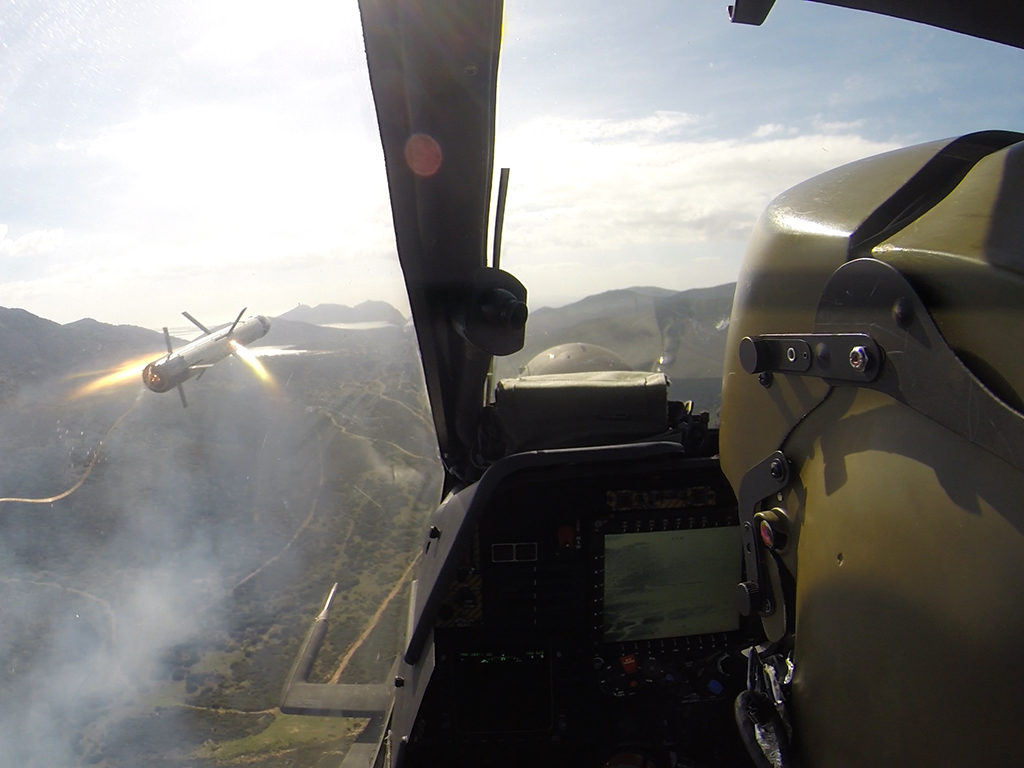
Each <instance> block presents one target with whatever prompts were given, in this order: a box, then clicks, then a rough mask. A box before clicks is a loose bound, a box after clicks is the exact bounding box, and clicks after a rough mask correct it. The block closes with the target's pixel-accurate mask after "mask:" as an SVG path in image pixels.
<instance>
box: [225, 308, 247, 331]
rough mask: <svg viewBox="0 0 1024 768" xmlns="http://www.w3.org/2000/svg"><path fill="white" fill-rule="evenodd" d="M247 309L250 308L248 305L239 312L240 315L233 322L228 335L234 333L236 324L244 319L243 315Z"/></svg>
mask: <svg viewBox="0 0 1024 768" xmlns="http://www.w3.org/2000/svg"><path fill="white" fill-rule="evenodd" d="M247 309H248V307H242V311H241V312H239V313H238V317H236V318H235V322H233V323H232V324H231V327H230V328H228V334H227V335H228V336H230V335H231V334H232V333H234V332H235V326H236V325H238V321H239V320H241V319H242V315H244V314H245V310H247Z"/></svg>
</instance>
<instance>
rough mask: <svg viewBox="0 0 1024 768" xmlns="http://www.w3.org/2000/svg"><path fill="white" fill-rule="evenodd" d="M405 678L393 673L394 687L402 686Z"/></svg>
mask: <svg viewBox="0 0 1024 768" xmlns="http://www.w3.org/2000/svg"><path fill="white" fill-rule="evenodd" d="M404 687H405V678H404V677H402V676H400V675H395V688H404Z"/></svg>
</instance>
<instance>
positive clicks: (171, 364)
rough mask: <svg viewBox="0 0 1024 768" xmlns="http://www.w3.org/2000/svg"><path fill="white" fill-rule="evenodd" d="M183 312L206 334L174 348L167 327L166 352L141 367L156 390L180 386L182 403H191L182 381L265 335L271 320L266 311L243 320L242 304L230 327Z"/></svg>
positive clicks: (148, 382) (145, 376)
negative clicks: (209, 324)
mask: <svg viewBox="0 0 1024 768" xmlns="http://www.w3.org/2000/svg"><path fill="white" fill-rule="evenodd" d="M181 314H183V315H184V316H185V317H186V318H188V320H189V321H190V322H192V323H194V324H195V325H196V327H198V328H199V330H201V331H202V332H203V335H202V336H200V337H199V338H198V339H196V340H195V341H190V342H189V343H188V344H186V345H185V346H183V347H181V348H180V349H178V350H177V351H175V350H174V348H173V347H172V345H171V334H170V333H168V331H167V328H166V327H165V328H164V341H165V342H166V343H167V354H166V355H165V356H163V357H161V358H159V359H157V360H154V361H153V362H151V363H150V364H149V365H147V366H146V367H145V368H143V369H142V383H143V384H145V385H146V386H147V387H149V389H151V390H153V391H154V392H169V391H170V390H172V389H174V388H175V387H177V389H178V394H179V395H180V396H181V404H182V405H183V406H185V407H188V402H187V401H186V400H185V390H184V389H182V386H181V385H182V383H184V382H185V381H188V380H189V379H191V378H192V377H193V376H202V375H203V373H205V372H206V369H207V368H212V367H213V366H214V365H216V364H217V363H218V362H220V361H221V360H223V359H224V358H225V357H227V356H228V355H233V354H236V353H237V352H238V349H239V347H244V346H245V345H246V344H251V343H252V342H254V341H256V340H257V339H261V338H263V337H264V336H266V334H267V331H269V330H270V321H269V320H268V319H267V318H265V317H264V316H263V315H257V316H254V317H247V318H245V320H242V315H243V314H245V308H243V309H242V311H241V312H239V313H238V317H236V318H235V322H233V323H232V324H231V325H230V326H229V327H227V328H222V329H220V330H217V331H211V330H210V329H209V328H207V327H206V326H205V325H203V324H202V323H200V322H199V321H198V320H196V319H195V318H194V317H192V315H190V314H189V313H188V312H182V313H181Z"/></svg>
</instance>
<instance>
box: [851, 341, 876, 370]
mask: <svg viewBox="0 0 1024 768" xmlns="http://www.w3.org/2000/svg"><path fill="white" fill-rule="evenodd" d="M870 361H871V357H870V355H869V354H868V350H867V348H866V347H860V346H857V347H854V348H853V349H851V350H850V367H851V368H853V370H855V371H863V370H865V369H866V368H867V367H868V363H869V362H870Z"/></svg>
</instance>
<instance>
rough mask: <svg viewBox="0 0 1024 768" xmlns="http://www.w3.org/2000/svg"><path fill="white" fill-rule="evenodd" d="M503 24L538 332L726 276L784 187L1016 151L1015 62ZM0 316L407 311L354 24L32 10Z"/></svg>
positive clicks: (1, 208) (215, 11)
mask: <svg viewBox="0 0 1024 768" xmlns="http://www.w3.org/2000/svg"><path fill="white" fill-rule="evenodd" d="M726 5H727V3H726V2H725V0H686V1H683V2H679V1H670V0H652V1H651V2H637V3H623V2H617V3H610V2H604V1H603V0H600V1H599V0H572V1H570V2H563V3H554V2H550V0H547V1H546V2H542V1H541V0H522V1H520V0H508V2H506V6H505V23H504V31H503V47H502V54H501V62H500V71H499V97H498V131H497V140H496V149H495V166H496V169H497V168H499V167H501V166H508V167H510V168H511V176H510V185H509V197H508V206H507V210H506V215H505V228H504V238H503V244H502V266H503V268H505V269H507V270H508V271H510V272H512V273H513V274H515V275H516V276H517V277H519V278H520V279H521V280H522V281H523V282H524V283H525V284H526V285H527V287H528V289H529V291H530V297H531V298H530V304H531V306H533V307H534V308H537V307H540V306H552V305H559V304H564V303H567V302H570V301H574V300H577V299H579V298H582V297H583V296H585V295H589V294H592V293H596V292H600V291H603V290H608V289H611V288H615V287H625V286H630V285H657V286H660V287H664V288H670V289H678V290H683V289H686V288H692V287H699V286H706V285H715V284H721V283H725V282H730V281H732V280H735V279H736V275H737V272H738V270H739V267H740V264H741V261H742V255H743V251H744V247H745V242H746V239H747V238H748V236H749V234H750V232H751V227H752V225H753V223H754V221H755V220H756V218H757V216H758V215H759V213H760V212H761V211H762V210H763V209H764V208H765V206H766V205H767V204H768V202H769V201H770V200H771V199H772V198H773V197H775V196H776V195H777V194H779V193H780V192H782V191H784V190H785V189H787V188H788V187H790V186H792V185H793V184H795V183H798V182H799V181H801V180H803V179H805V178H808V177H810V176H813V175H815V174H817V173H820V172H822V171H825V170H827V169H829V168H832V167H835V166H837V165H841V164H843V163H846V162H849V161H852V160H855V159H858V158H861V157H865V156H868V155H872V154H877V153H879V152H884V151H888V150H890V149H894V148H896V147H899V146H903V145H907V144H913V143H916V142H921V141H927V140H931V139H938V138H944V137H948V136H955V135H958V134H961V133H965V132H968V131H972V130H980V129H986V128H1002V129H1021V130H1024V105H1022V104H1021V102H1020V100H1019V99H1015V98H1009V97H1008V96H1009V95H1011V94H1019V93H1020V92H1021V90H1022V86H1024V52H1021V51H1017V50H1015V49H1011V48H1009V47H1006V46H1001V45H998V44H994V43H987V42H984V41H977V40H973V39H970V38H967V37H963V36H960V35H956V34H954V33H949V32H945V31H942V30H933V29H930V28H927V27H923V26H920V25H915V24H911V23H908V22H902V21H897V20H892V19H887V18H884V17H877V16H873V15H871V14H866V13H861V12H856V11H849V10H844V9H837V8H831V7H827V6H822V5H820V4H817V3H809V2H805V1H804V0H778V1H777V3H776V6H775V8H774V9H773V11H772V13H771V14H770V16H769V17H768V19H767V21H766V22H765V24H764V25H763V26H762V27H746V26H741V25H734V24H730V23H729V21H728V16H727V12H726ZM0 112H2V117H3V119H2V120H0V177H2V179H3V183H2V185H0V196H2V205H0V236H2V237H0V306H7V307H21V308H24V309H27V310H28V311H30V312H33V313H34V314H37V315H40V316H42V317H46V318H49V319H52V320H55V321H57V322H61V323H66V322H71V321H74V320H77V319H80V318H82V317H92V318H95V319H97V320H101V321H103V322H108V323H115V324H120V323H129V324H136V325H142V326H146V327H151V328H159V327H160V326H162V325H171V326H172V327H173V326H175V325H181V319H180V312H181V311H182V310H188V311H190V312H191V313H192V314H194V315H196V316H197V317H198V318H199V319H201V320H203V322H205V323H220V322H227V321H230V320H231V319H233V318H234V316H235V315H236V314H237V313H238V311H239V310H240V309H241V308H242V307H243V306H247V307H248V308H249V311H250V312H252V313H262V314H266V315H271V316H273V315H275V314H279V313H281V312H284V311H287V310H288V309H290V308H292V307H294V306H296V305H297V304H300V303H302V304H309V305H315V304H320V303H342V304H350V305H351V304H357V303H359V302H361V301H364V300H367V299H382V300H385V301H389V302H391V303H392V304H394V305H395V306H397V307H398V308H399V309H400V310H402V311H403V312H407V307H408V305H407V303H406V302H405V299H404V292H403V289H402V284H401V276H400V272H399V268H398V263H397V257H396V254H395V246H394V232H393V228H392V224H391V219H390V211H389V204H388V198H387V185H386V179H385V172H384V164H383V155H382V152H381V148H380V140H379V137H378V135H377V130H376V122H375V116H374V111H373V103H372V96H371V93H370V88H369V81H368V76H367V73H366V65H365V54H364V50H363V47H362V36H361V32H360V29H359V21H358V12H357V9H356V5H355V2H354V1H353V2H347V3H339V2H336V0H293V2H290V3H287V4H281V3H270V2H263V1H262V0H260V1H258V2H257V1H254V0H195V1H194V2H181V0H175V2H169V1H168V2H159V1H158V0H138V1H137V2H134V3H122V2H117V0H31V1H30V2H23V3H18V4H17V5H14V4H12V5H9V6H7V7H6V8H5V10H4V11H3V12H2V13H0Z"/></svg>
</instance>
